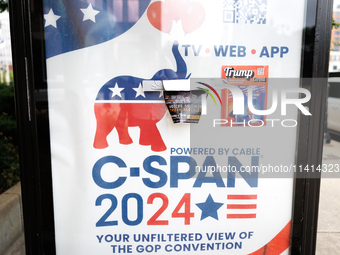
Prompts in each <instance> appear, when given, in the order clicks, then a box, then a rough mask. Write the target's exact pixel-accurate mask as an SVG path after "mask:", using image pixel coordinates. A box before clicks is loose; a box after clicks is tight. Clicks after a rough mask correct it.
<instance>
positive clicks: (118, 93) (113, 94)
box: [109, 83, 124, 98]
mask: <svg viewBox="0 0 340 255" xmlns="http://www.w3.org/2000/svg"><path fill="white" fill-rule="evenodd" d="M109 89H110V90H111V91H112V95H111V97H114V96H116V95H117V96H119V97H120V98H122V94H120V92H121V91H122V90H123V89H124V88H120V87H118V84H117V83H116V84H115V86H114V87H113V88H109Z"/></svg>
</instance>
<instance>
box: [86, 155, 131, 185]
mask: <svg viewBox="0 0 340 255" xmlns="http://www.w3.org/2000/svg"><path fill="white" fill-rule="evenodd" d="M107 163H114V164H116V165H117V166H118V167H119V168H125V167H126V164H125V162H124V161H123V160H122V159H120V158H118V157H116V156H106V157H103V158H101V159H99V160H98V161H97V162H96V163H95V164H94V166H93V169H92V178H93V180H94V182H95V183H96V184H97V185H98V186H99V187H101V188H103V189H115V188H118V187H120V186H121V185H123V183H124V182H125V180H126V177H119V178H118V179H117V180H116V181H114V182H106V181H104V180H103V178H102V176H101V169H102V167H103V166H104V165H105V164H107Z"/></svg>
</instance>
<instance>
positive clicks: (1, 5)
mask: <svg viewBox="0 0 340 255" xmlns="http://www.w3.org/2000/svg"><path fill="white" fill-rule="evenodd" d="M5 10H8V1H7V0H0V12H4V11H5Z"/></svg>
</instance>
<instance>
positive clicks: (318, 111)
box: [9, 0, 333, 255]
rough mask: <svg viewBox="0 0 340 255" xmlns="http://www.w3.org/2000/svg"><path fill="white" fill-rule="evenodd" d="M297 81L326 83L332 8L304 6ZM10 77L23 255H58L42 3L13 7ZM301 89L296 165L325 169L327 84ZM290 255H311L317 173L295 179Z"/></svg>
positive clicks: (316, 0)
mask: <svg viewBox="0 0 340 255" xmlns="http://www.w3.org/2000/svg"><path fill="white" fill-rule="evenodd" d="M306 2H307V5H306V6H307V9H306V10H305V28H304V36H303V42H302V44H303V45H302V46H301V49H302V51H301V54H302V63H301V78H327V76H328V60H329V48H330V47H329V45H330V33H331V23H332V22H331V21H332V5H333V2H332V1H331V0H329V1H328V0H306ZM9 7H10V8H9V10H10V21H11V38H12V51H13V70H14V79H15V80H14V84H15V94H16V110H17V120H18V127H19V137H20V168H21V180H22V182H21V185H22V202H23V212H24V228H25V243H26V254H27V255H33V254H34V255H42V254H48V255H53V254H55V237H54V215H53V214H54V213H53V212H54V211H53V192H52V176H51V151H50V136H49V115H48V101H47V92H46V91H47V82H46V64H45V48H44V18H43V17H44V16H43V3H42V0H17V1H14V0H10V1H9ZM311 84H312V85H306V86H305V85H304V84H302V87H304V88H306V89H308V90H310V91H311V95H312V98H311V100H310V101H309V103H308V105H306V106H308V107H309V109H310V112H311V113H312V116H304V115H302V116H300V125H299V133H298V141H297V145H296V146H297V147H296V151H297V155H296V164H297V165H302V166H306V165H318V164H321V161H322V145H323V133H324V125H323V123H324V115H325V114H324V112H325V102H326V92H327V80H326V79H322V82H320V80H319V82H317V83H316V82H315V83H313V82H312V83H311ZM297 174H298V175H299V176H297V177H299V178H296V179H295V187H294V200H293V208H294V211H293V216H292V217H293V220H292V222H293V223H292V233H291V237H292V241H291V254H303V255H307V254H314V253H315V244H316V233H317V220H318V203H319V190H320V177H321V176H320V173H317V172H316V173H306V172H304V173H297Z"/></svg>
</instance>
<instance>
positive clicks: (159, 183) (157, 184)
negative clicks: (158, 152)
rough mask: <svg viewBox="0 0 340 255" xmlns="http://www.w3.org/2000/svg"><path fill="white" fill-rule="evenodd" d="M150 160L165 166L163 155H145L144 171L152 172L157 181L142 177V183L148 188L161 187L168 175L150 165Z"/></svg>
mask: <svg viewBox="0 0 340 255" xmlns="http://www.w3.org/2000/svg"><path fill="white" fill-rule="evenodd" d="M152 162H157V163H158V164H159V165H161V166H166V161H165V159H164V158H163V157H161V156H150V157H147V158H146V159H145V160H144V162H143V167H144V170H145V171H146V172H148V173H149V174H153V175H156V176H158V177H159V181H157V182H153V181H151V180H150V178H143V179H142V180H143V183H144V184H145V186H147V187H149V188H154V189H155V188H161V187H163V186H164V185H165V184H166V182H167V180H168V176H167V174H166V173H165V172H164V171H162V170H160V169H157V168H154V167H152V166H151V164H152Z"/></svg>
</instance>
